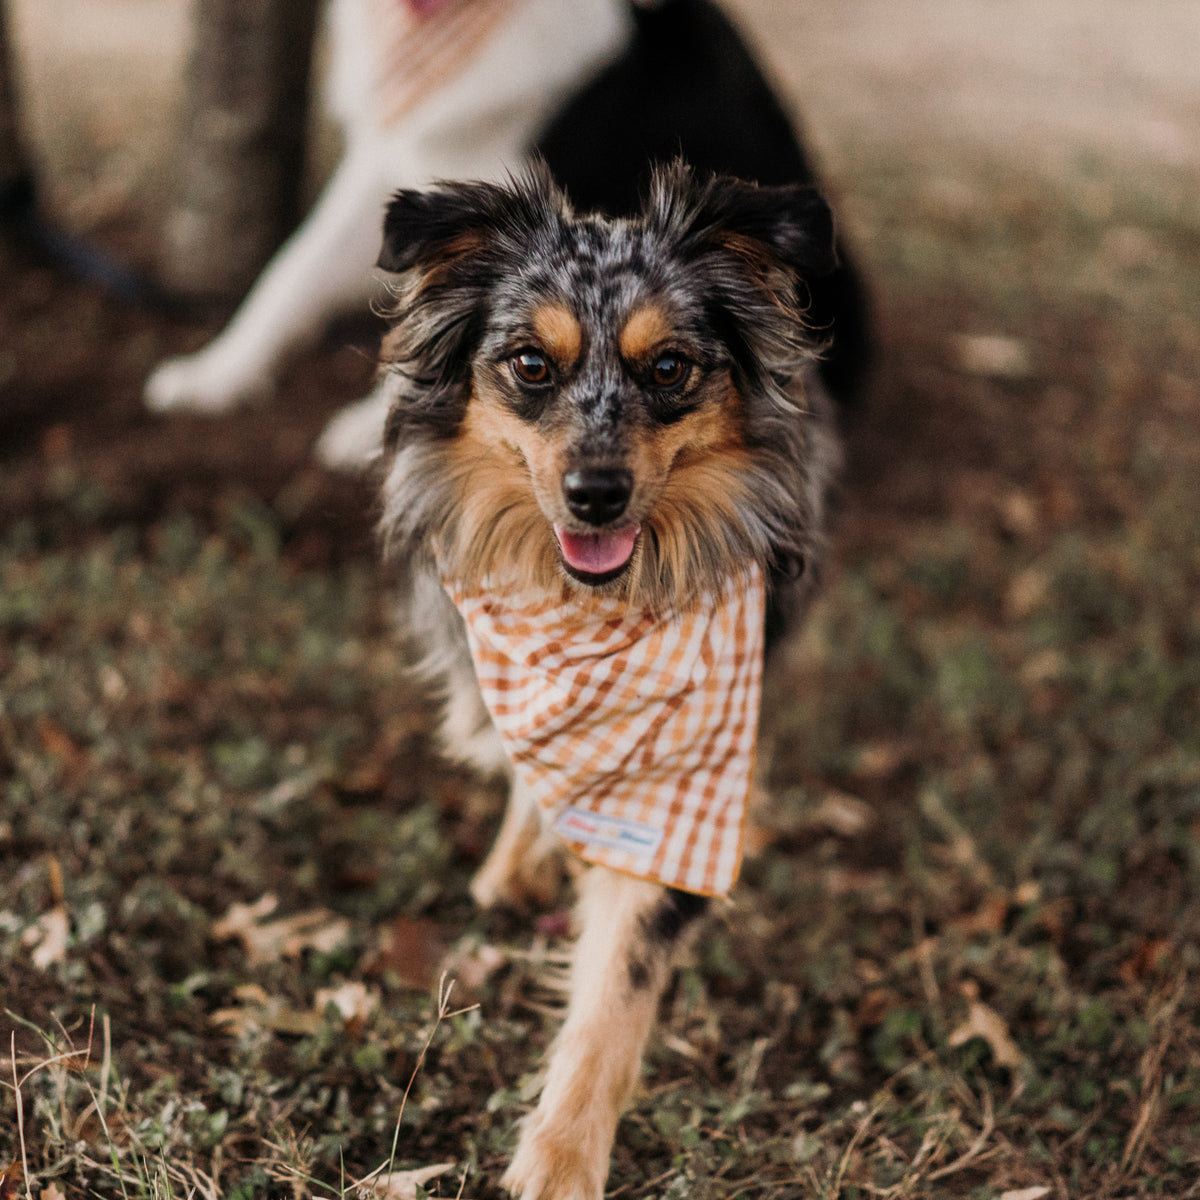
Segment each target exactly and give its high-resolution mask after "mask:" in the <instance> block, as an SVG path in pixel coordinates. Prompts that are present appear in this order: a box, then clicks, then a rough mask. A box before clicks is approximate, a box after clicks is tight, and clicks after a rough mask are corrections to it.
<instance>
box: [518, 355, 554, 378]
mask: <svg viewBox="0 0 1200 1200" xmlns="http://www.w3.org/2000/svg"><path fill="white" fill-rule="evenodd" d="M512 369H513V374H514V375H516V377H517V378H518V379H519V380H520V381H521V382H522V383H531V384H539V383H549V382H550V364H549V363H548V362H547V361H546V358H545V356H544V355H541V354H538V353H537V351H536V350H522V351H521V353H520V354H518V355H516V356H514V358H513V360H512Z"/></svg>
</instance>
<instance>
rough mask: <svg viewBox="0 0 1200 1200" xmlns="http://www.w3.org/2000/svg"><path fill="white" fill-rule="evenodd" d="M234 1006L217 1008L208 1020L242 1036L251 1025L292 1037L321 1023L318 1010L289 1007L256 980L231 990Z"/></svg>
mask: <svg viewBox="0 0 1200 1200" xmlns="http://www.w3.org/2000/svg"><path fill="white" fill-rule="evenodd" d="M234 996H235V997H236V998H237V1001H238V1004H237V1007H235V1008H219V1009H217V1010H216V1012H213V1013H210V1014H209V1018H208V1019H209V1022H210V1023H211V1024H212V1025H215V1026H217V1027H218V1028H219V1029H221V1031H222V1032H224V1033H229V1034H232V1035H233V1036H234V1037H241V1036H242V1035H243V1034H245V1033H247V1032H249V1031H250V1030H254V1029H269V1030H271V1031H272V1032H273V1033H284V1034H289V1035H291V1036H292V1037H310V1036H311V1035H312V1034H314V1033H316V1031H317V1030H318V1029H319V1028H320V1027H321V1014H320V1013H319V1012H315V1011H314V1012H301V1011H300V1010H299V1009H295V1008H289V1007H288V1006H287V1005H286V1004H284V1003H283V1001H282V1000H280V999H278V998H277V997H275V996H271V995H268V993H267V991H266V990H265V989H264V988H261V987H259V985H258V984H256V983H247V984H244V985H243V986H242V987H239V988H237V989H236V990H235V991H234Z"/></svg>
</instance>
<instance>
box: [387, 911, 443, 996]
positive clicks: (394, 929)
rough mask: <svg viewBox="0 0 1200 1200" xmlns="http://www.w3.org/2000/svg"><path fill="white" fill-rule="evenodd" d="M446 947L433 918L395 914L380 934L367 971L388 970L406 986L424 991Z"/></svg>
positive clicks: (438, 968)
mask: <svg viewBox="0 0 1200 1200" xmlns="http://www.w3.org/2000/svg"><path fill="white" fill-rule="evenodd" d="M446 950H447V946H446V943H445V942H444V941H443V939H442V930H441V926H440V925H437V924H436V923H435V922H433V921H423V920H414V919H413V918H412V917H397V918H396V919H395V920H394V921H393V922H392V923H391V924H390V925H389V926H388V927H387V928H386V929H385V930H384V931H383V933H382V936H381V937H380V939H379V947H378V949H377V950H376V951H375V953H374V954H373V955H372V956H371V962H370V970H371V971H373V972H377V973H382V972H384V971H390V972H391V973H393V974H394V975H395V976H396V978H397V979H399V981H400V982H401V983H402V984H404V985H405V986H406V987H410V988H416V989H417V991H420V992H428V991H430V990H431V989H432V988H433V985H434V984H435V983H437V981H438V978H439V977H440V975H441V966H442V960H443V959H444V958H445V957H446Z"/></svg>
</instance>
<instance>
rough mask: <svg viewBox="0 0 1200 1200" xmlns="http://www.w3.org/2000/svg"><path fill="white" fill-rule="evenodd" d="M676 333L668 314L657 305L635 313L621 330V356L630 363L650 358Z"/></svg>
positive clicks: (648, 306) (645, 307) (638, 309)
mask: <svg viewBox="0 0 1200 1200" xmlns="http://www.w3.org/2000/svg"><path fill="white" fill-rule="evenodd" d="M673 332H674V326H673V325H672V324H671V322H670V320H669V319H668V317H667V314H666V313H665V312H664V311H663V310H662V309H661V308H659V307H658V306H657V305H655V304H644V305H642V307H640V308H637V309H635V310H634V311H633V314H632V316H630V318H629V320H628V321H626V322H625V328H624V329H622V330H621V354H622V355H623V356H624V357H625V358H626V359H627V360H628V361H629V362H641V361H642V360H643V359H646V358H649V357H650V355H651V354H652V353H653V352H654V351H655V350H657V349H658V348H659V347H660V346H661V345H662V344H663V342H665V341H667V339H668V338H670V336H671V334H672V333H673Z"/></svg>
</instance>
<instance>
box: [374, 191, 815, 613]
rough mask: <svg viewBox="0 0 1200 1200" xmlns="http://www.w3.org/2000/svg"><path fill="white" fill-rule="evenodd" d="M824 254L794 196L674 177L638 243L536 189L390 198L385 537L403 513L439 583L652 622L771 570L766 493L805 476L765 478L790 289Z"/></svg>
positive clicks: (789, 496) (616, 226) (621, 225)
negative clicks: (578, 595) (619, 597)
mask: <svg viewBox="0 0 1200 1200" xmlns="http://www.w3.org/2000/svg"><path fill="white" fill-rule="evenodd" d="M831 242H832V234H831V229H830V220H829V214H828V210H827V209H826V207H825V205H824V203H823V202H822V201H820V200H819V199H818V198H817V197H816V196H815V194H814V193H813V192H811V191H810V190H808V189H804V188H781V189H756V188H753V187H751V186H749V185H746V184H742V183H738V182H736V181H733V180H716V181H711V182H708V183H704V184H701V183H697V182H696V181H695V180H693V179H692V177H691V175H690V173H688V172H687V171H686V170H684V169H682V168H675V169H673V170H672V171H670V172H664V173H661V174H660V175H659V177H658V178H657V180H656V183H655V187H654V190H653V192H652V195H651V198H650V200H649V201H648V204H647V207H646V210H645V212H644V213H643V216H642V218H641V219H640V220H638V221H607V220H604V219H602V218H598V217H575V216H573V215H572V214H571V212H570V210H569V208H568V207H567V204H566V202H565V200H564V199H563V197H562V196H561V195H559V194H558V193H557V192H556V191H555V190H554V189H553V187H552V185H551V184H550V183H549V181H548V180H547V179H546V178H545V177H544V175H542V174H539V173H535V174H533V175H531V176H530V177H529V178H528V179H526V180H525V181H523V182H521V183H519V184H516V185H514V186H513V187H512V188H500V187H496V186H493V185H486V184H472V185H453V186H450V187H446V188H444V189H442V190H439V191H435V192H429V193H414V192H402V193H400V194H399V195H398V196H397V197H396V198H395V200H394V201H393V202H392V205H391V207H390V209H389V212H388V217H387V222H386V226H385V241H384V250H383V254H382V256H381V260H380V262H381V265H382V266H384V267H385V268H388V269H391V270H395V271H399V272H403V273H404V275H405V278H404V282H403V285H402V291H401V302H400V311H399V322H398V325H397V328H396V330H395V331H394V334H393V335H392V338H391V340H390V341H389V344H388V347H389V349H388V357H391V358H392V359H393V361H395V362H396V363H397V365H398V366H399V368H400V370H401V372H402V373H403V374H404V377H405V382H404V384H403V385H402V387H401V388H400V398H399V401H398V403H397V404H396V406H395V408H394V410H393V414H392V419H391V425H390V436H391V440H392V442H393V444H394V445H395V446H396V447H397V448H398V451H399V453H398V456H397V459H396V460H395V461H396V463H397V466H396V467H394V468H393V472H392V481H391V484H390V486H389V491H390V493H391V495H390V497H389V519H390V520H394V519H399V520H400V522H401V523H402V524H406V525H407V524H409V523H412V521H413V518H414V516H415V513H414V512H413V511H409V510H411V509H412V508H413V507H414V506H415V507H416V508H417V509H420V510H421V512H422V514H423V515H422V517H421V520H423V522H424V525H425V528H424V530H423V532H424V533H425V534H426V535H430V534H432V535H433V536H435V537H436V538H437V539H438V542H439V546H440V550H441V553H442V554H443V556H444V557H445V558H446V559H448V560H449V563H448V564H446V565H447V566H448V569H450V570H452V571H453V572H454V573H455V574H457V575H459V576H460V577H466V578H468V579H471V578H474V579H476V580H481V579H482V578H484V577H485V576H488V575H491V574H495V573H499V574H501V575H506V576H508V577H512V578H516V579H518V580H519V581H520V582H523V583H524V584H526V585H532V586H537V587H542V588H546V587H551V586H555V587H560V586H561V583H562V580H563V577H564V575H565V576H566V577H567V578H568V579H569V580H570V581H572V583H573V584H574V585H576V586H577V587H578V588H579V589H581V590H583V591H588V590H594V589H604V590H606V591H610V592H611V591H614V590H618V589H623V590H624V591H625V592H626V593H627V594H629V595H631V596H638V597H639V598H642V599H650V598H654V599H657V600H660V601H661V600H668V601H678V600H679V599H681V598H682V597H683V596H684V595H685V594H687V593H689V592H692V591H694V590H696V589H697V588H699V587H704V586H711V584H712V582H713V581H714V580H715V579H719V578H720V577H723V576H724V575H726V574H728V573H729V572H730V571H731V570H735V569H736V566H737V563H738V561H739V560H742V561H744V560H746V559H747V558H750V557H757V558H758V559H759V560H760V561H763V560H764V559H767V558H769V557H771V556H772V555H777V554H778V553H779V551H780V547H779V546H777V545H776V544H775V543H778V542H779V541H780V538H779V536H778V534H779V532H780V531H781V530H784V529H785V528H787V527H789V526H790V522H791V521H792V520H793V519H794V514H792V515H789V514H784V513H782V512H779V511H776V510H777V509H779V508H781V507H783V508H786V507H787V506H788V505H789V504H791V503H795V502H796V501H797V496H796V492H797V488H796V487H794V486H791V483H793V482H795V480H784V479H780V478H779V476H780V472H781V471H782V472H783V474H784V475H785V476H786V474H787V472H788V471H792V472H793V473H794V474H795V475H796V476H797V477H798V478H799V477H802V476H803V474H804V472H803V469H802V468H803V464H802V463H800V462H794V461H784V460H792V459H795V458H797V457H798V456H799V457H803V453H804V448H803V445H802V444H801V443H802V436H801V433H800V426H801V417H802V416H803V413H802V411H800V407H799V406H801V405H802V404H803V397H802V395H800V396H798V395H797V394H796V392H795V390H794V388H793V389H791V390H789V388H788V386H787V385H788V384H789V383H791V382H793V381H794V377H795V376H796V375H797V372H798V371H799V368H800V364H801V363H803V362H804V361H805V360H806V359H807V358H809V357H811V353H812V351H811V347H810V345H809V343H808V341H807V339H806V338H805V336H804V325H803V318H802V295H803V292H802V283H801V281H802V279H803V277H805V276H808V275H811V274H815V273H817V272H819V271H823V270H826V269H828V267H829V266H830V265H831V261H832V250H831ZM797 439H800V441H798V440H797ZM414 472H415V474H416V476H418V477H420V482H419V483H417V484H416V489H415V490H414V486H413V485H414V480H413V478H412V476H413V474H414ZM772 481H774V484H773V483H772ZM800 490H803V489H802V488H801V489H800ZM397 493H399V495H400V496H401V497H402V500H401V503H402V504H403V505H404V507H405V510H406V511H405V512H403V513H399V512H397ZM800 504H801V506H803V498H800ZM801 519H803V518H802V515H801ZM414 528H415V525H414ZM786 540H787V539H786V537H784V538H783V541H785V542H786ZM782 549H783V552H784V553H787V552H788V547H786V546H784V547H783V548H782Z"/></svg>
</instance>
